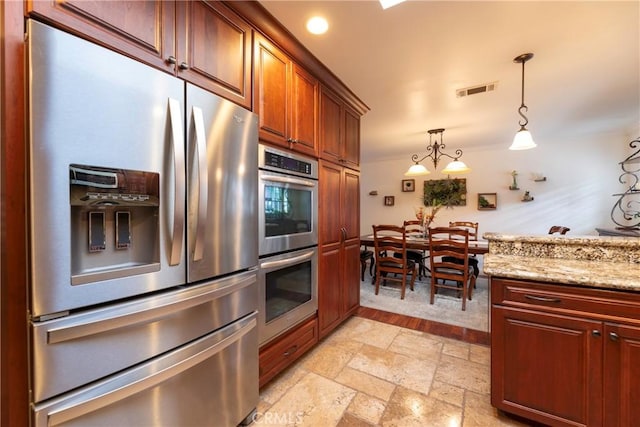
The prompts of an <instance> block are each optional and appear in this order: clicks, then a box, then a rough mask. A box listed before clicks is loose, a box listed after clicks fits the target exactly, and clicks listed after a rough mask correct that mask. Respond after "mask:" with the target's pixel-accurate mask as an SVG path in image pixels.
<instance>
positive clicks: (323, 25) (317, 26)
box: [307, 16, 329, 34]
mask: <svg viewBox="0 0 640 427" xmlns="http://www.w3.org/2000/svg"><path fill="white" fill-rule="evenodd" d="M328 29H329V23H328V22H327V20H326V19H324V18H323V17H321V16H314V17H313V18H311V19H309V20H308V21H307V30H309V32H310V33H312V34H324V33H326V32H327V30H328Z"/></svg>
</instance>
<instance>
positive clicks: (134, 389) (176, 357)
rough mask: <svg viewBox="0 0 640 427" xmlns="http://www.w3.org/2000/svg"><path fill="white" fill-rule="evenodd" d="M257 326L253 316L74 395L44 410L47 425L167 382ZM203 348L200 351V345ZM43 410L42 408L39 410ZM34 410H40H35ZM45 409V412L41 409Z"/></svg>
mask: <svg viewBox="0 0 640 427" xmlns="http://www.w3.org/2000/svg"><path fill="white" fill-rule="evenodd" d="M256 325H257V321H256V315H255V314H253V315H251V316H249V317H247V318H245V319H243V320H240V321H238V322H236V324H232V325H230V326H228V327H227V328H224V329H223V330H221V331H219V332H216V333H214V334H213V335H211V336H208V337H205V338H201V339H200V340H199V341H198V342H195V343H194V344H193V345H190V346H188V347H186V348H184V349H180V350H178V351H175V352H172V353H169V354H167V355H166V356H161V357H160V358H159V359H157V360H155V361H152V362H150V363H149V364H147V365H144V366H141V367H139V368H135V369H133V370H132V371H130V372H125V373H123V374H121V375H118V376H116V377H115V378H113V379H110V380H107V381H105V382H104V383H102V384H98V385H96V386H94V387H92V388H91V389H89V390H88V391H87V392H86V393H78V394H76V395H75V396H71V397H70V398H69V399H68V400H66V401H63V402H61V404H60V405H56V406H57V407H52V408H51V410H50V411H47V414H46V415H47V421H48V424H47V425H60V424H63V423H66V422H69V421H72V420H74V419H77V418H79V417H81V416H83V415H86V414H88V413H91V412H94V411H97V410H99V409H100V408H104V407H106V406H109V405H112V404H114V403H116V402H119V401H121V400H124V399H126V398H128V397H130V396H133V395H135V394H138V393H140V392H142V391H144V390H148V389H150V388H152V387H154V386H156V385H158V384H160V383H162V382H164V381H167V380H169V379H171V378H173V377H175V376H177V375H179V374H181V373H182V372H185V371H186V370H188V369H189V368H192V367H193V366H196V365H198V364H199V363H202V362H203V361H205V360H207V359H209V358H210V357H212V356H214V355H215V354H218V353H220V352H222V351H223V350H224V349H226V348H227V347H229V346H230V345H232V344H234V343H236V342H237V341H239V340H240V339H241V338H242V337H244V336H245V335H246V334H247V333H248V332H250V331H251V330H252V329H253V328H255V327H256ZM204 345H206V347H204V348H203V346H204ZM43 409H44V408H43ZM35 410H36V411H39V410H42V409H41V408H39V407H36V408H35ZM45 410H46V409H45Z"/></svg>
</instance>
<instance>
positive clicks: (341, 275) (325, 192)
mask: <svg viewBox="0 0 640 427" xmlns="http://www.w3.org/2000/svg"><path fill="white" fill-rule="evenodd" d="M359 200H360V175H359V173H358V172H356V171H353V170H350V169H348V168H345V167H342V166H339V165H336V164H333V163H331V162H326V161H320V180H319V197H318V205H319V227H318V228H319V235H318V240H319V242H318V246H319V256H318V257H319V259H318V265H319V273H318V324H319V334H320V337H321V338H322V337H324V336H326V335H327V334H328V333H329V332H331V331H332V330H333V329H335V328H336V327H337V326H338V325H339V324H340V323H342V322H343V321H344V320H346V319H347V318H348V317H349V316H351V315H352V314H353V313H355V311H356V310H357V309H358V307H359V305H360V275H359V273H360V268H359V266H360V235H359V234H360V202H359Z"/></svg>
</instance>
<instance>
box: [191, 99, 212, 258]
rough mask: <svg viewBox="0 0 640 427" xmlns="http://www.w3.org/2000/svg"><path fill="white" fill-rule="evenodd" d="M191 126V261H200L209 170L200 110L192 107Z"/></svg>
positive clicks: (205, 216)
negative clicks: (194, 166)
mask: <svg viewBox="0 0 640 427" xmlns="http://www.w3.org/2000/svg"><path fill="white" fill-rule="evenodd" d="M191 114H192V117H193V125H194V127H195V132H194V133H195V138H196V152H197V153H198V193H199V194H198V217H197V218H198V223H197V225H196V241H195V247H194V249H193V260H194V261H200V260H201V259H202V257H203V254H204V227H205V223H206V221H207V206H208V205H209V200H208V195H209V187H208V183H209V179H208V177H209V170H208V169H207V138H206V135H205V130H204V117H203V115H202V109H200V108H198V107H195V106H194V107H193V109H192V113H191Z"/></svg>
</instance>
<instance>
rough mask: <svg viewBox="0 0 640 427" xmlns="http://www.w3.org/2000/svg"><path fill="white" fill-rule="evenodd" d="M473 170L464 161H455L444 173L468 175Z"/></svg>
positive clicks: (443, 170)
mask: <svg viewBox="0 0 640 427" xmlns="http://www.w3.org/2000/svg"><path fill="white" fill-rule="evenodd" d="M470 170H471V169H469V167H468V166H467V165H465V164H464V162H463V161H462V160H454V161H452V162H449V164H448V165H447V167H446V168H444V169H442V173H446V174H448V175H449V174H457V173H466V172H469V171H470Z"/></svg>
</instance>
